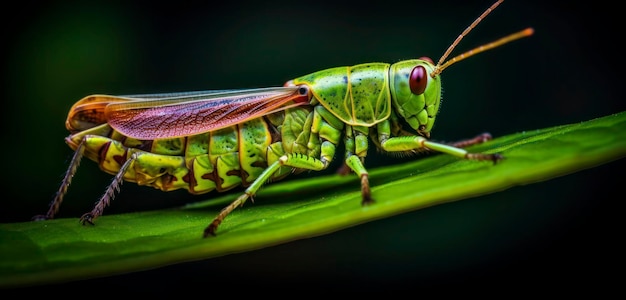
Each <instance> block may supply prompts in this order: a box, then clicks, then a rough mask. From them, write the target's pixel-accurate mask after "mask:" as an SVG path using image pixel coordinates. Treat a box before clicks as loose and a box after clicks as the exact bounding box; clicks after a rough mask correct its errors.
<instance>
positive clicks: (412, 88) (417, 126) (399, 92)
mask: <svg viewBox="0 0 626 300" xmlns="http://www.w3.org/2000/svg"><path fill="white" fill-rule="evenodd" d="M434 71H435V64H434V63H433V61H432V60H431V59H430V58H428V57H422V58H419V59H413V60H405V61H401V62H398V63H395V64H393V65H391V70H390V78H389V80H390V87H391V99H392V102H393V106H394V108H395V110H396V113H397V114H398V115H399V116H400V117H402V118H403V119H404V120H405V121H406V122H407V123H408V124H409V125H410V126H411V127H412V128H413V129H414V130H415V131H417V133H418V134H419V135H421V136H424V137H426V138H428V137H430V130H431V129H432V128H433V125H434V124H435V117H436V116H437V112H438V111H439V103H440V102H441V80H440V77H439V74H437V73H435V72H434Z"/></svg>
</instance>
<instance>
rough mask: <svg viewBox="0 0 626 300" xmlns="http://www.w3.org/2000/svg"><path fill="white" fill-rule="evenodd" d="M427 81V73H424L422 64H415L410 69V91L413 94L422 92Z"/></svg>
mask: <svg viewBox="0 0 626 300" xmlns="http://www.w3.org/2000/svg"><path fill="white" fill-rule="evenodd" d="M427 82H428V74H426V69H425V68H424V67H423V66H416V67H415V68H413V70H411V75H410V76H409V87H410V88H411V93H413V94H415V95H421V94H423V93H424V90H425V89H426V83H427Z"/></svg>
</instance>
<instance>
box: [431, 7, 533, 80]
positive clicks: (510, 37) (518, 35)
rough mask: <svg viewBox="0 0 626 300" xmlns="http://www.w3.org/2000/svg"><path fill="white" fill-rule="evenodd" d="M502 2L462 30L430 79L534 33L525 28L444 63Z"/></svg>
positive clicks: (530, 29)
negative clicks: (471, 58)
mask: <svg viewBox="0 0 626 300" xmlns="http://www.w3.org/2000/svg"><path fill="white" fill-rule="evenodd" d="M503 1H504V0H498V1H497V2H496V3H494V4H493V5H491V6H490V7H489V8H487V10H485V12H483V13H482V14H481V15H480V16H479V17H478V18H476V20H474V22H472V24H470V25H469V26H468V27H467V28H465V30H463V32H462V33H461V34H460V35H459V36H458V37H457V38H456V40H454V42H453V43H452V44H451V45H450V47H448V50H446V52H445V53H444V54H443V55H442V56H441V58H440V59H439V62H437V65H436V66H435V70H434V71H433V72H432V73H430V76H431V77H435V76H437V75H439V74H441V72H442V71H443V70H444V69H445V68H447V67H449V66H450V65H452V64H453V63H456V62H459V61H461V60H463V59H465V58H468V57H470V56H472V55H475V54H478V53H480V52H483V51H487V50H489V49H493V48H495V47H498V46H501V45H504V44H506V43H509V42H511V41H514V40H517V39H520V38H523V37H527V36H530V35H532V34H533V33H534V30H533V29H532V28H526V29H524V30H522V31H518V32H516V33H513V34H510V35H507V36H505V37H503V38H501V39H499V40H497V41H494V42H491V43H489V44H486V45H482V46H479V47H476V48H474V49H472V50H470V51H467V52H465V53H463V54H461V55H458V56H456V57H454V58H452V59H450V60H449V61H447V62H445V63H444V61H445V59H446V58H448V55H450V53H451V52H452V50H454V48H455V47H456V46H457V45H458V44H459V42H461V40H462V39H463V38H464V37H465V36H466V35H467V34H468V33H469V32H470V31H472V29H474V27H476V26H477V25H478V23H480V21H482V20H483V19H484V18H485V17H486V16H487V15H488V14H489V13H491V11H493V10H494V9H495V8H496V7H498V5H500V3H502V2H503Z"/></svg>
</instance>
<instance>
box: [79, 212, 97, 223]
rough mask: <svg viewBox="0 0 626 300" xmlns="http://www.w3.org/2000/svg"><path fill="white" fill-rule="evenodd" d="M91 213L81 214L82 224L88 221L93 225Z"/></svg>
mask: <svg viewBox="0 0 626 300" xmlns="http://www.w3.org/2000/svg"><path fill="white" fill-rule="evenodd" d="M93 219H94V218H93V215H92V214H91V213H86V214H84V215H82V217H80V221H79V222H81V223H82V224H83V225H85V223H89V224H91V225H95V224H94V223H93Z"/></svg>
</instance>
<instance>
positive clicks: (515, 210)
mask: <svg viewBox="0 0 626 300" xmlns="http://www.w3.org/2000/svg"><path fill="white" fill-rule="evenodd" d="M557 3H558V2H555V3H554V4H550V3H547V4H546V3H545V2H544V1H505V2H504V3H503V4H502V5H501V6H500V7H499V8H497V9H496V10H495V11H494V12H493V13H492V14H491V15H490V16H489V17H487V18H486V19H485V20H484V21H483V22H482V23H481V24H480V25H479V26H478V28H476V29H475V30H474V31H473V32H471V33H470V34H469V36H467V37H466V38H465V39H464V40H463V42H461V44H460V45H459V46H458V47H457V50H456V51H455V54H460V53H461V52H463V51H466V50H469V49H470V48H473V47H475V46H478V45H481V44H484V43H487V42H489V41H492V40H494V39H496V38H499V37H501V36H504V35H506V34H509V33H512V32H514V31H518V30H521V29H523V28H526V27H533V28H534V29H535V35H534V36H532V37H530V38H526V39H523V40H520V41H516V42H514V43H512V44H509V45H506V46H503V47H501V48H498V49H495V50H491V51H489V52H486V53H482V54H479V55H478V56H475V57H472V58H470V59H468V60H465V61H463V62H460V63H458V64H456V65H453V66H452V67H450V68H449V69H447V70H446V71H444V73H443V75H442V78H443V85H444V102H443V105H442V107H441V111H440V114H439V118H438V120H437V123H436V125H435V129H434V131H433V138H434V139H435V140H444V141H452V140H458V139H462V138H467V137H471V136H474V135H475V134H477V133H481V132H484V131H489V132H491V133H492V134H493V135H494V136H502V135H506V134H510V133H515V132H520V131H524V130H533V129H539V128H544V127H550V126H555V125H561V124H570V123H576V122H581V121H586V120H589V119H593V118H596V117H602V116H606V115H609V114H612V113H616V112H620V111H623V110H624V109H625V108H626V105H625V104H624V101H623V100H622V99H621V97H622V93H623V91H622V90H621V89H620V87H621V86H622V85H623V83H622V78H621V72H620V71H621V70H622V69H623V65H624V63H623V55H622V54H623V47H620V46H619V42H620V39H621V38H622V37H623V35H624V34H623V30H622V27H620V26H619V25H618V20H620V18H622V17H621V16H618V15H617V11H619V10H618V9H617V7H611V5H612V4H610V3H608V2H606V3H602V4H599V3H596V4H593V3H586V2H583V3H578V2H577V3H568V4H558V5H557ZM491 4H492V2H491V1H450V0H448V1H411V2H410V3H403V2H399V3H392V2H390V1H382V2H368V1H366V2H356V1H354V2H344V3H342V4H331V3H330V2H315V3H303V2H299V1H294V2H291V3H290V2H286V1H284V2H273V3H272V4H267V3H265V4H264V3H262V1H259V2H253V1H243V2H242V1H226V2H225V3H214V4H208V2H207V4H198V3H196V2H178V3H174V2H164V3H148V2H132V3H126V4H109V3H107V4H104V3H101V2H97V1H96V2H89V3H83V2H79V1H64V2H63V1H61V2H57V3H56V4H51V3H45V2H44V3H39V2H32V3H30V2H28V1H25V2H24V1H23V2H21V3H19V4H17V6H18V7H17V8H14V9H13V10H10V11H7V12H6V13H7V14H8V15H12V16H13V17H11V18H4V19H3V22H4V24H3V25H4V26H2V28H3V33H4V34H3V37H4V41H5V43H4V47H3V51H4V52H5V54H4V55H3V56H2V57H3V58H4V61H3V65H2V71H3V72H4V73H3V75H4V76H3V78H4V80H3V83H4V88H3V89H2V92H3V93H4V96H3V102H2V103H3V109H2V128H4V130H3V134H4V143H3V146H2V157H3V158H4V166H3V170H4V171H3V182H4V185H3V187H4V189H5V191H6V192H5V197H3V204H2V209H1V211H2V213H1V214H0V216H1V219H0V221H2V222H23V221H28V220H29V219H30V217H31V216H33V215H35V214H39V213H43V212H45V210H46V209H47V205H48V203H49V201H50V200H52V196H53V194H54V193H55V191H56V189H57V188H58V184H59V183H60V180H61V178H62V175H63V173H64V172H65V169H66V167H67V163H68V162H69V159H70V157H71V151H70V149H69V148H68V147H67V146H66V145H65V143H64V142H63V138H64V137H65V136H67V134H68V133H67V132H66V130H65V128H64V121H65V118H66V116H67V112H68V110H69V108H70V107H71V105H72V104H73V103H74V102H75V101H77V100H79V99H80V98H82V97H83V96H86V95H89V94H94V93H107V94H118V95H120V94H134V93H157V92H174V91H191V90H208V89H230V88H252V87H269V86H278V85H282V84H283V83H284V82H285V81H287V80H289V79H291V78H294V77H297V76H300V75H304V74H307V73H310V72H313V71H317V70H321V69H324V68H329V67H335V66H343V65H354V64H358V63H364V62H376V61H380V62H389V63H393V62H396V61H400V60H404V59H411V58H417V57H420V56H429V57H431V58H432V59H433V60H435V61H437V60H438V59H439V57H440V56H441V55H442V54H443V52H444V51H445V50H446V49H447V47H448V46H449V44H450V43H451V42H452V41H453V40H454V39H455V38H456V37H457V36H458V34H459V33H461V31H462V30H463V29H465V27H467V26H468V25H469V24H470V23H471V22H472V21H473V20H474V19H475V18H476V17H477V16H478V15H480V14H481V13H482V12H483V11H484V9H486V8H487V7H488V6H490V5H491ZM370 156H371V157H369V158H368V163H370V164H372V165H376V164H381V163H388V161H389V160H386V159H383V158H380V157H376V156H375V154H374V153H372V154H371V155H370ZM395 162H397V163H401V161H397V160H396V161H395ZM623 165H624V164H623V159H622V160H620V161H617V162H613V163H610V164H606V165H603V166H599V167H596V168H592V169H589V170H585V171H581V172H577V173H575V174H572V175H568V176H564V177H560V178H556V179H553V180H550V181H546V182H542V183H537V184H532V185H528V186H521V187H515V188H511V189H509V190H506V191H503V192H500V193H496V194H492V195H486V196H482V197H477V198H473V199H468V200H464V201H459V202H455V203H450V204H445V205H440V206H436V207H432V208H428V209H424V210H420V211H416V212H412V213H406V214H403V215H399V216H396V217H392V218H388V219H385V220H379V221H375V222H370V223H367V224H363V225H359V226H356V227H353V228H349V229H345V230H342V231H339V232H336V233H333V234H329V235H325V236H321V237H316V238H310V239H305V240H300V241H294V242H291V243H287V244H283V245H278V246H274V247H270V248H266V249H261V250H257V251H252V252H247V253H242V254H233V255H228V256H224V257H219V258H215V259H209V260H205V261H198V262H190V263H184V264H179V265H174V266H169V267H164V268H160V269H156V270H148V271H144V272H136V273H131V274H125V275H120V276H112V277H107V278H100V279H90V280H85V281H78V282H72V283H67V284H59V285H54V286H46V287H45V288H46V290H47V291H51V290H55V289H57V288H58V290H62V289H68V290H71V289H74V288H76V287H79V286H80V287H94V288H95V287H98V289H104V290H111V291H113V292H115V293H119V292H121V291H125V290H129V289H137V290H139V291H144V292H146V293H147V292H150V291H152V292H156V293H159V292H162V291H168V290H173V289H182V290H186V291H189V290H192V289H193V288H199V289H201V290H204V291H217V290H219V289H224V288H225V287H224V285H225V283H233V284H235V285H239V286H242V287H262V288H266V289H270V288H271V289H272V290H275V291H285V290H289V289H292V288H298V289H302V290H311V291H313V290H319V289H321V290H324V289H323V288H326V287H337V288H342V289H344V290H345V291H358V290H362V291H373V290H388V291H391V290H399V289H411V290H414V291H415V292H418V291H420V290H424V289H427V288H431V287H432V288H436V289H438V290H439V289H444V288H445V289H446V290H453V289H454V288H457V287H458V288H460V287H463V288H466V287H469V286H473V287H477V288H479V289H485V290H490V289H492V288H494V287H507V288H510V289H509V291H510V292H515V291H517V290H520V289H528V288H533V287H538V286H540V287H556V288H563V289H570V290H571V289H572V288H573V287H576V288H581V287H582V288H586V287H588V288H592V289H594V288H599V287H601V286H598V285H596V282H604V284H607V285H609V286H610V284H611V282H612V277H610V276H609V275H608V274H607V273H605V271H604V270H605V268H606V269H615V268H620V266H621V265H622V263H623V259H622V258H621V254H622V253H621V251H622V250H623V247H618V242H619V240H620V239H621V237H622V233H621V231H620V230H619V229H621V222H620V220H619V219H618V218H619V217H621V216H620V215H619V210H618V207H621V206H620V205H619V204H620V203H619V202H621V201H622V200H620V198H623V196H622V195H621V189H620V183H623V179H620V176H622V175H621V174H623V170H624V169H623ZM110 178H111V177H110V176H109V175H107V174H104V173H103V172H100V171H99V170H98V169H97V167H96V166H95V164H93V163H92V162H87V161H85V162H84V163H83V164H82V165H81V168H80V169H79V171H78V173H77V176H76V178H75V180H74V183H73V185H72V186H71V188H70V190H69V193H68V195H67V197H66V200H65V202H64V205H63V206H62V208H61V212H60V214H59V215H58V216H59V217H78V216H80V215H81V214H82V213H84V212H85V211H87V210H89V209H91V205H92V204H93V202H94V201H95V200H96V199H97V198H98V197H99V196H100V193H101V192H102V191H103V190H104V188H105V186H106V185H107V184H108V183H109V180H110ZM610 194H613V196H609V195H610ZM84 197H88V198H87V199H84ZM206 198H207V197H202V196H200V197H199V198H197V197H196V198H194V197H192V196H190V195H188V194H187V193H186V192H184V191H181V192H169V193H163V192H159V191H156V190H153V189H151V188H146V187H137V186H136V185H134V184H125V185H124V186H123V189H122V192H121V193H120V194H119V196H118V197H117V198H116V199H115V201H114V203H113V205H112V206H111V207H110V208H109V209H108V210H107V211H106V212H105V213H107V214H111V213H118V212H128V211H137V210H144V209H157V208H161V207H169V206H175V205H181V204H183V203H185V202H188V201H194V200H204V199H206ZM142 199H146V200H149V201H150V202H146V201H145V200H144V201H142ZM259 205H260V204H259ZM210 217H212V216H208V217H207V218H210ZM618 270H619V269H618ZM104 290H103V291H104ZM446 290H443V291H446Z"/></svg>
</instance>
